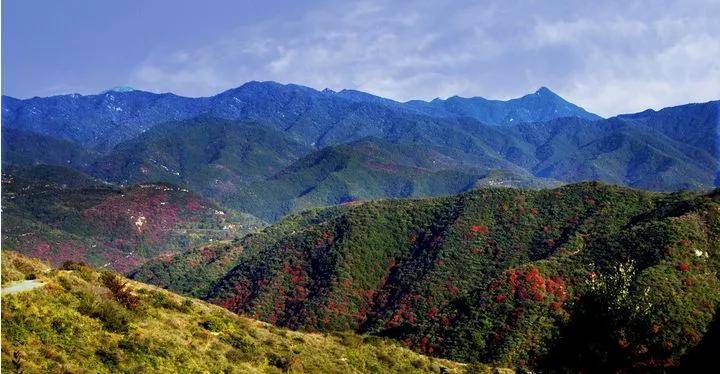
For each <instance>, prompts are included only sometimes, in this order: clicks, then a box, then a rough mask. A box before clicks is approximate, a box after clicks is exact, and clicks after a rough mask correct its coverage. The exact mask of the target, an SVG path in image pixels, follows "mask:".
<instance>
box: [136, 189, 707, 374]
mask: <svg viewBox="0 0 720 374" xmlns="http://www.w3.org/2000/svg"><path fill="white" fill-rule="evenodd" d="M718 230H720V197H719V195H718V194H717V193H711V194H708V195H702V194H691V193H683V194H663V193H651V192H643V191H638V190H631V189H626V188H620V187H613V186H605V185H601V184H597V183H582V184H575V185H569V186H564V187H560V188H557V189H552V190H541V191H526V190H515V189H497V188H490V189H481V190H478V191H473V192H468V193H465V194H462V195H458V196H454V197H444V198H433V199H421V200H390V201H374V202H366V203H355V204H350V205H346V206H342V207H334V208H329V209H321V210H311V211H307V212H304V213H302V214H296V215H291V216H288V217H286V218H285V219H283V220H281V221H280V222H278V224H276V225H273V226H270V227H268V228H266V229H264V230H263V231H261V232H259V233H256V234H251V235H248V236H246V237H245V238H243V239H242V240H241V241H239V242H237V243H234V244H232V245H230V246H228V248H225V249H218V250H216V251H208V252H207V253H209V255H208V256H207V258H205V260H206V261H204V260H203V259H204V257H202V256H198V255H199V254H200V252H198V251H197V250H195V251H193V252H188V253H193V254H194V256H195V257H193V260H194V261H197V262H192V261H189V260H190V259H189V258H188V257H184V256H179V257H175V258H174V259H172V260H169V261H166V262H164V263H162V264H159V263H158V262H152V263H149V264H148V266H147V267H143V268H141V269H139V270H138V272H137V273H136V274H137V275H138V277H139V278H140V279H154V280H158V279H160V278H162V277H155V278H152V277H153V275H154V272H155V271H158V272H165V273H167V274H170V275H169V276H165V279H166V280H168V281H169V283H159V285H161V286H163V287H168V288H171V289H180V290H183V291H185V290H187V291H189V292H191V293H194V294H196V295H197V294H202V293H203V292H205V291H206V290H209V292H208V294H207V296H206V298H207V299H208V300H210V301H212V302H214V303H217V304H219V305H222V306H224V307H226V308H229V309H230V310H233V311H237V312H240V313H245V314H248V315H251V316H254V317H256V318H259V319H262V320H265V321H268V322H271V323H274V324H278V325H280V326H287V327H291V328H295V329H309V330H321V331H328V330H355V331H361V332H372V333H374V334H379V335H384V336H389V337H392V338H394V339H397V340H400V341H403V342H404V343H405V344H407V345H408V346H410V347H413V349H416V350H418V351H421V352H426V353H431V354H433V355H439V356H442V357H452V358H455V359H458V360H461V361H470V362H472V361H481V362H494V363H503V364H506V365H509V366H518V367H522V368H526V369H533V370H551V371H552V370H561V371H582V370H585V369H587V368H588V367H594V368H602V370H603V371H618V370H620V371H622V370H649V369H652V368H663V367H667V368H671V367H677V366H678V365H679V363H680V362H681V360H682V358H683V357H684V355H685V354H686V353H688V352H690V350H691V349H693V347H696V346H698V345H699V344H701V342H702V341H703V337H704V335H705V332H706V331H707V330H708V329H709V328H710V325H711V322H712V321H713V318H714V313H715V311H716V310H717V307H718V305H719V303H720V283H719V282H718V278H717V271H718V270H719V269H720V268H719V266H720V265H719V264H720V263H719V262H718V261H720V242H719V241H718V238H720V232H719V231H718ZM195 269H199V271H200V272H201V273H203V277H202V282H203V283H202V284H200V285H197V284H196V285H193V284H191V283H182V282H178V283H175V282H174V279H184V281H188V280H189V279H190V278H187V277H184V278H183V276H179V277H176V276H174V274H182V273H184V272H194V271H195ZM174 272H177V273H174ZM208 281H209V282H208ZM209 284H212V286H211V287H209V286H208V285H209ZM597 316H602V317H600V319H601V320H602V321H603V323H602V324H598V323H597V320H598V317H597ZM593 321H595V322H593ZM588 362H590V363H592V364H591V365H590V366H588V364H587V363H588Z"/></svg>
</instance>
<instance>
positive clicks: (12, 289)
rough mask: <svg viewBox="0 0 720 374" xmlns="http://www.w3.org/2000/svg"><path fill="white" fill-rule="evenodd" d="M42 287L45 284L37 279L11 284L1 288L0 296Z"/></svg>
mask: <svg viewBox="0 0 720 374" xmlns="http://www.w3.org/2000/svg"><path fill="white" fill-rule="evenodd" d="M44 285H45V283H43V282H40V281H39V280H37V279H32V280H24V281H18V282H11V283H8V284H7V285H6V286H5V287H3V288H2V295H3V296H5V295H11V294H14V293H18V292H24V291H30V290H33V289H36V288H38V287H42V286H44Z"/></svg>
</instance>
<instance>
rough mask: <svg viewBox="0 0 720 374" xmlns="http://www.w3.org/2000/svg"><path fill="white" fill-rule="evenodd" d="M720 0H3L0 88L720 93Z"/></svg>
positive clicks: (665, 97) (615, 98)
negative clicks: (252, 86)
mask: <svg viewBox="0 0 720 374" xmlns="http://www.w3.org/2000/svg"><path fill="white" fill-rule="evenodd" d="M718 14H720V1H716V0H686V1H667V2H664V1H633V0H624V1H567V2H560V1H532V0H526V1H457V0H456V1H444V0H432V1H429V0H418V1H381V0H368V1H359V2H353V1H307V2H303V1H292V0H285V1H273V0H264V1H262V2H256V1H229V0H227V1H225V0H219V1H213V0H206V1H202V2H200V1H181V0H173V1H170V0H152V1H140V0H126V1H96V0H5V1H3V2H2V91H3V94H7V95H11V96H15V97H22V98H24V97H31V96H47V95H52V94H60V93H72V92H78V93H83V94H86V93H95V92H99V91H101V90H103V89H106V88H109V87H112V86H120V85H129V86H132V87H135V88H138V89H144V90H148V91H153V92H168V91H169V92H175V93H177V94H181V95H186V96H206V95H212V94H215V93H217V92H220V91H223V90H225V89H228V88H232V87H236V86H238V85H240V84H242V83H243V82H246V81H249V80H275V81H279V82H283V83H298V84H304V85H308V86H311V87H314V88H317V89H322V88H326V87H327V88H331V89H342V88H353V89H359V90H363V91H367V92H371V93H374V94H378V95H381V96H385V97H389V98H393V99H397V100H403V101H404V100H409V99H414V98H421V99H432V98H435V97H443V98H444V97H447V96H452V95H460V96H483V97H487V98H499V99H507V98H511V97H517V96H521V95H523V94H525V93H528V92H533V91H534V90H536V89H537V88H538V87H540V86H548V87H550V88H551V89H552V90H554V91H555V92H557V93H559V94H560V95H562V96H564V97H566V98H567V99H569V100H571V101H573V102H575V103H577V104H579V105H581V106H583V107H585V108H587V109H588V110H590V111H593V112H596V113H599V114H601V115H605V116H609V115H613V114H618V113H627V112H635V111H641V110H643V109H645V108H656V109H657V108H661V107H665V106H671V105H678V104H682V103H687V102H699V101H707V100H712V99H719V98H720V22H718V20H717V15H718Z"/></svg>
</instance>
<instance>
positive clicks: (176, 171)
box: [88, 117, 309, 196]
mask: <svg viewBox="0 0 720 374" xmlns="http://www.w3.org/2000/svg"><path fill="white" fill-rule="evenodd" d="M308 151H309V149H308V148H307V147H305V146H303V145H301V144H299V143H297V142H295V141H293V140H291V139H289V138H288V137H287V136H285V135H284V134H283V133H281V132H277V131H274V130H272V129H268V128H265V127H262V126H258V125H256V124H248V123H237V122H233V121H226V120H219V119H215V118H208V117H198V118H195V119H192V120H187V121H182V122H171V123H167V124H162V125H158V126H156V127H155V128H153V129H151V130H150V131H147V132H146V133H144V134H142V135H140V136H139V137H137V138H135V139H132V140H129V141H127V142H123V143H121V144H120V145H118V146H117V147H116V148H115V149H113V151H112V152H111V153H110V154H108V155H107V156H105V157H102V158H101V159H99V160H98V161H97V162H95V163H94V164H93V165H91V166H90V167H89V169H88V170H89V172H90V173H91V174H93V175H97V176H99V177H101V178H103V179H106V180H109V181H113V182H116V183H121V184H135V183H145V182H168V183H174V184H179V185H183V186H187V187H189V188H191V189H192V190H193V191H197V192H200V193H202V194H204V195H205V196H217V195H222V194H223V193H225V192H227V191H234V190H235V189H236V188H238V186H241V185H243V184H246V183H249V182H252V181H256V180H262V179H265V178H267V177H268V176H270V175H273V174H274V173H276V172H278V171H279V170H281V169H282V168H283V167H285V166H287V165H289V164H290V162H292V161H294V160H296V159H298V158H299V157H301V156H303V155H305V154H306V153H307V152H308Z"/></svg>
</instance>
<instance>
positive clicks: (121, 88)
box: [100, 86, 135, 95]
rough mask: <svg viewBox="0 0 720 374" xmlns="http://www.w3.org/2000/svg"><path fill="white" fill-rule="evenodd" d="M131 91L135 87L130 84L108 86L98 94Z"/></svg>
mask: <svg viewBox="0 0 720 374" xmlns="http://www.w3.org/2000/svg"><path fill="white" fill-rule="evenodd" d="M133 91H135V89H134V88H132V87H130V86H115V87H113V88H110V89H107V90H105V91H103V92H100V94H101V95H102V94H106V93H110V92H133Z"/></svg>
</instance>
